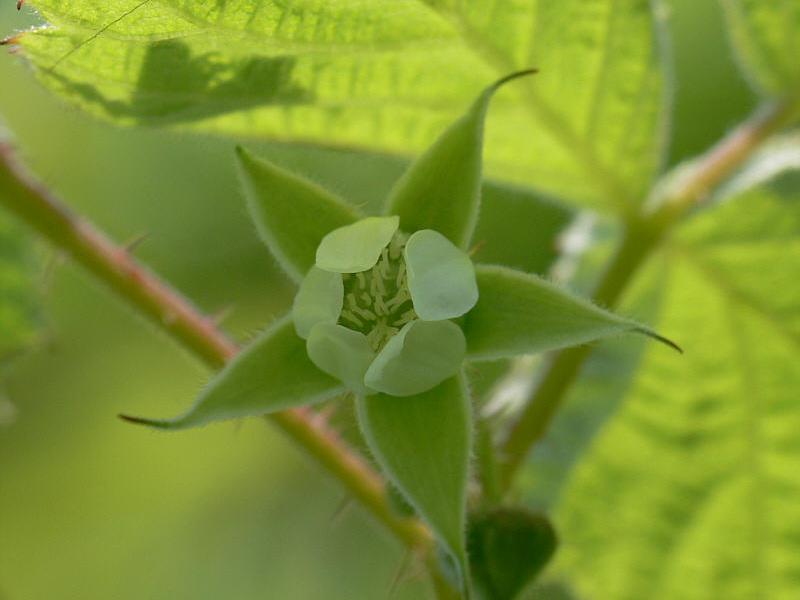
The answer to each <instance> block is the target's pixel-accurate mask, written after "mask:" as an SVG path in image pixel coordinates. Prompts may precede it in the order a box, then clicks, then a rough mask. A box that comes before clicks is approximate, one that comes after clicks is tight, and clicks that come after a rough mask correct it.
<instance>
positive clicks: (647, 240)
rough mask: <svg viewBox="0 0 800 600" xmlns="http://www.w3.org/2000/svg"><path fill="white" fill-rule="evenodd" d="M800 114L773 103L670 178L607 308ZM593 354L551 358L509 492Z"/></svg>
mask: <svg viewBox="0 0 800 600" xmlns="http://www.w3.org/2000/svg"><path fill="white" fill-rule="evenodd" d="M797 110H798V99H797V98H791V99H785V100H782V101H777V102H773V103H770V104H767V105H765V106H764V107H762V108H761V109H760V110H758V111H757V112H756V113H755V114H754V115H753V116H752V117H751V118H750V119H748V120H746V121H745V122H743V123H742V124H741V125H740V126H739V127H737V128H736V129H734V130H733V131H731V132H730V133H729V134H728V135H726V136H725V137H724V138H723V139H722V140H720V141H719V142H718V143H717V144H716V145H714V146H713V147H712V148H711V149H710V150H709V151H708V152H706V153H705V154H703V155H702V156H700V157H699V158H698V159H696V160H695V161H694V162H693V163H691V164H690V165H689V166H688V167H686V168H685V170H684V168H683V167H679V169H680V170H679V172H678V173H677V174H676V175H675V176H674V177H671V176H670V175H669V174H668V175H667V177H666V178H665V181H667V182H668V183H667V184H666V185H665V186H663V188H662V190H661V192H660V193H659V194H658V195H656V196H654V197H653V198H652V199H651V202H650V203H648V204H647V205H645V207H644V210H643V213H642V215H640V216H637V217H634V218H632V219H630V220H629V221H628V222H627V223H626V226H625V233H624V236H623V239H622V242H621V244H620V246H619V248H618V250H617V252H616V253H615V255H614V257H613V258H612V260H611V262H610V263H609V265H608V267H607V269H606V270H605V272H604V274H603V275H602V277H601V278H600V280H599V282H598V284H597V286H596V288H595V293H594V299H595V300H596V301H597V302H598V303H599V304H600V305H602V306H605V307H609V308H611V307H613V306H615V305H616V304H617V302H618V300H619V298H620V297H621V295H622V293H623V292H624V291H625V290H626V288H627V286H628V284H629V283H630V282H631V281H632V280H633V277H634V276H635V275H636V273H637V272H638V271H639V268H640V267H641V266H642V265H643V264H645V263H646V262H647V259H648V258H649V257H650V255H651V254H652V253H653V251H654V250H655V249H657V248H658V247H659V246H660V244H661V241H662V240H663V239H664V237H665V236H666V235H667V234H668V233H669V232H670V231H671V230H672V228H673V227H674V226H675V224H676V223H677V222H678V221H679V220H680V219H681V218H682V217H683V216H685V215H686V214H687V213H688V212H690V211H691V210H692V209H694V208H695V207H697V206H698V205H700V204H702V203H703V202H706V201H707V200H708V199H709V198H710V197H711V196H712V193H713V191H714V190H715V189H716V188H717V187H718V186H719V185H720V184H721V183H723V182H724V181H725V180H727V178H728V177H729V176H730V175H732V174H733V172H734V171H735V170H736V169H737V168H738V167H739V166H741V164H742V163H743V162H745V161H746V160H747V159H748V158H749V157H750V156H752V154H753V153H754V152H755V151H756V150H757V149H758V148H759V147H760V146H761V144H762V143H763V142H764V141H765V140H766V139H767V138H768V137H769V136H771V135H772V134H773V133H775V132H776V131H778V130H780V129H781V128H782V127H783V126H784V125H786V124H787V123H788V122H789V121H790V120H791V119H792V117H793V116H795V115H796V113H797ZM590 354H591V347H588V346H582V347H577V348H570V349H568V350H563V351H561V352H559V353H557V354H555V355H554V356H553V357H552V358H551V360H550V362H549V364H548V366H547V367H546V369H545V371H544V373H543V375H542V377H541V379H540V380H539V383H538V385H537V387H536V389H535V390H534V392H533V394H532V396H531V398H529V399H528V401H527V403H526V405H525V408H524V409H523V411H522V412H521V413H520V415H519V416H518V417H517V419H516V420H515V421H514V422H513V423H512V425H511V427H510V428H509V430H508V433H507V436H506V437H505V439H504V440H503V442H502V444H501V447H500V451H499V452H498V456H499V459H500V461H501V462H502V464H501V476H500V479H501V482H500V483H501V486H502V488H503V490H505V491H508V490H509V489H510V487H511V485H512V484H513V481H514V477H515V475H516V473H517V472H518V470H519V469H520V467H521V466H522V465H523V464H524V462H525V459H526V458H527V456H528V454H529V453H530V451H531V449H532V448H533V447H534V445H535V444H536V442H538V441H539V440H540V439H541V438H542V437H543V436H544V434H545V433H546V432H547V429H548V427H549V425H550V423H551V421H552V419H553V417H554V416H555V414H556V412H557V410H558V408H559V407H560V406H561V402H562V401H563V399H564V398H565V396H566V394H567V392H568V391H569V389H570V387H571V385H572V383H573V382H574V381H575V379H576V378H577V376H578V375H579V374H580V371H581V368H582V367H583V364H584V363H585V362H586V359H587V358H588V357H589V355H590Z"/></svg>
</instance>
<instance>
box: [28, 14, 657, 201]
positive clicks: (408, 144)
mask: <svg viewBox="0 0 800 600" xmlns="http://www.w3.org/2000/svg"><path fill="white" fill-rule="evenodd" d="M29 1H30V0H29ZM31 3H32V4H33V5H34V6H35V8H36V9H38V10H39V11H40V12H41V14H42V16H43V18H44V19H45V20H46V21H47V22H49V23H51V24H53V27H49V28H46V29H42V30H37V31H35V32H32V33H28V34H25V35H24V36H23V37H22V39H21V40H20V44H21V46H22V48H23V54H24V56H27V57H28V58H29V59H30V60H31V61H32V62H33V63H34V65H36V66H37V67H38V68H37V73H38V75H39V77H40V79H41V80H42V82H43V83H44V84H45V85H46V86H47V87H48V88H49V89H50V90H52V91H54V92H55V93H57V94H59V95H61V96H63V97H64V98H66V99H68V100H69V101H71V102H72V103H74V104H76V105H78V106H80V107H82V108H83V109H84V110H87V111H89V112H92V113H94V114H98V115H102V116H104V117H106V118H109V119H112V120H114V121H116V122H118V123H126V124H155V125H170V126H177V127H180V128H184V129H195V130H203V131H212V132H217V133H223V134H228V135H239V136H241V135H245V136H248V137H252V136H259V137H262V138H269V139H277V140H294V141H314V142H321V143H325V144H336V145H339V146H347V147H361V148H374V149H378V150H383V151H390V152H393V153H402V154H413V153H417V152H419V151H421V150H422V149H424V148H426V147H427V146H429V145H430V144H431V142H432V141H433V140H434V139H435V137H436V136H437V135H438V134H440V133H441V132H442V131H443V130H444V129H445V127H446V126H447V125H449V124H450V123H452V122H453V121H454V120H455V119H456V118H457V117H458V116H459V115H460V114H462V112H463V110H464V108H465V106H467V105H468V104H469V103H470V102H471V101H472V100H473V99H474V98H475V96H476V95H477V94H478V93H480V91H481V90H482V89H484V88H485V87H486V86H487V85H488V84H490V83H491V82H492V81H495V80H497V79H499V78H501V77H504V76H506V75H508V74H509V73H512V72H514V71H518V70H521V69H526V68H530V67H538V68H539V69H540V71H541V74H540V75H538V76H537V77H536V78H530V79H529V80H527V81H520V82H519V83H517V84H515V85H514V86H513V88H514V89H510V88H509V90H508V91H503V92H501V94H500V95H498V97H497V99H496V100H495V102H494V107H493V109H492V114H491V120H490V126H489V129H488V130H487V133H486V138H487V144H486V146H487V152H486V159H487V167H488V172H490V173H492V174H493V175H496V176H502V177H504V178H510V179H514V180H517V181H523V182H527V183H535V184H536V185H537V186H539V187H540V188H542V189H544V190H547V191H549V192H552V193H554V194H557V195H559V196H561V197H567V198H570V199H572V200H574V201H578V202H581V203H584V204H591V205H596V206H603V207H617V208H620V207H622V206H624V205H625V204H627V203H634V202H637V201H638V200H639V199H641V198H642V197H643V196H644V192H645V191H646V188H647V187H648V184H649V182H650V180H651V179H652V176H653V174H654V173H655V171H656V170H657V169H658V167H659V164H660V160H661V154H662V149H663V148H662V146H663V143H662V142H663V138H664V135H663V134H664V129H665V128H664V127H663V124H664V122H665V117H666V115H667V110H666V108H667V107H666V104H665V98H666V94H665V93H664V87H665V84H664V75H663V69H662V66H661V61H662V49H661V46H660V44H659V40H658V37H659V36H658V34H657V32H656V28H657V27H659V26H660V23H659V22H658V21H657V20H655V19H654V17H653V14H652V12H651V7H650V3H649V2H647V1H646V0H591V2H587V1H586V0H563V1H559V2H522V3H520V2H512V1H511V0H501V1H499V2H495V1H490V0H475V1H473V2H464V3H452V2H434V1H433V0H428V1H425V0H418V1H416V0H375V1H373V2H367V3H365V2H363V1H361V0H335V1H331V2H317V1H311V0H298V1H297V2H291V3H283V2H271V1H269V0H236V1H227V2H206V1H203V0H187V1H183V2H178V1H177V0H159V1H158V2H140V1H137V0H109V1H107V2H102V3H98V2H95V1H92V0H73V1H71V2H64V1H62V0H39V1H38V2H35V3H34V2H31Z"/></svg>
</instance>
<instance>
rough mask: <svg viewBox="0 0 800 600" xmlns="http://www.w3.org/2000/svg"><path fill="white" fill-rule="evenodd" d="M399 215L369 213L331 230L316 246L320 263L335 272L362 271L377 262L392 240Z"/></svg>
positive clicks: (318, 262) (324, 267)
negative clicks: (371, 215) (380, 215)
mask: <svg viewBox="0 0 800 600" xmlns="http://www.w3.org/2000/svg"><path fill="white" fill-rule="evenodd" d="M399 223H400V219H399V218H398V217H367V218H365V219H361V220H360V221H356V222H355V223H353V224H351V225H345V226H344V227H339V228H338V229H334V230H333V231H331V232H330V233H328V234H327V235H326V236H325V237H324V238H322V241H321V242H320V244H319V248H317V266H318V267H319V268H320V269H324V270H326V271H332V272H334V273H360V272H362V271H367V270H369V269H371V268H372V267H374V266H375V263H376V262H378V259H379V258H380V257H381V252H382V251H383V249H384V248H386V247H387V246H388V245H389V242H390V241H392V237H393V236H394V234H395V232H396V231H397V226H398V224H399Z"/></svg>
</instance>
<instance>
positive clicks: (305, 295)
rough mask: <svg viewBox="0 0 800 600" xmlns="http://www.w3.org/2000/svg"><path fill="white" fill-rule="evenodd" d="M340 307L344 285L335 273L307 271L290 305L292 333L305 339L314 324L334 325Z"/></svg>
mask: <svg viewBox="0 0 800 600" xmlns="http://www.w3.org/2000/svg"><path fill="white" fill-rule="evenodd" d="M343 304H344V282H343V281H342V276H341V275H339V274H338V273H331V272H330V271H323V270H322V269H318V268H317V267H311V269H310V270H309V271H308V274H307V275H306V276H305V277H304V278H303V281H302V282H300V289H299V290H297V295H296V296H295V297H294V303H293V304H292V321H293V322H294V329H295V331H296V332H297V335H299V336H300V337H301V338H303V339H306V338H307V337H308V334H309V333H310V332H311V328H312V327H314V325H316V324H317V323H336V321H338V320H339V314H340V313H341V312H342V305H343Z"/></svg>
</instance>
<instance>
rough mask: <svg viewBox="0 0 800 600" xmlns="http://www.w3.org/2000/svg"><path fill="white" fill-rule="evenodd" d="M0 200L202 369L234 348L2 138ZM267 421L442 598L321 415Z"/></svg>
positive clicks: (366, 475)
mask: <svg viewBox="0 0 800 600" xmlns="http://www.w3.org/2000/svg"><path fill="white" fill-rule="evenodd" d="M0 204H2V205H3V206H5V207H6V208H7V209H9V210H10V211H11V212H12V213H13V214H15V215H16V216H17V217H19V218H20V219H22V220H23V221H24V222H26V223H27V224H28V225H29V226H31V227H32V228H33V229H35V230H36V231H37V232H38V233H39V234H40V235H42V236H43V237H45V238H46V239H47V240H49V241H50V243H52V244H53V245H55V246H57V247H58V248H60V249H61V250H63V251H64V252H66V253H67V254H69V255H70V256H71V257H72V258H73V259H75V260H76V261H77V262H78V263H80V264H81V265H82V266H83V267H85V268H86V269H87V270H88V271H90V272H91V273H92V274H93V275H95V276H96V277H97V278H98V279H100V280H101V281H103V282H104V283H105V284H106V285H107V286H108V287H109V288H111V289H112V290H113V291H114V292H116V293H117V294H118V295H119V296H121V297H122V298H124V299H125V300H127V301H128V302H129V303H130V304H131V305H133V307H135V308H136V310H137V311H138V312H139V313H140V314H141V315H143V316H145V317H147V318H148V319H149V320H150V321H151V322H153V323H154V324H155V325H156V326H157V327H158V328H160V329H161V330H162V331H164V332H166V333H167V334H168V335H169V336H170V337H172V338H173V339H174V340H175V341H177V342H178V343H179V344H180V345H181V346H183V347H184V348H186V349H187V350H189V351H190V352H191V353H193V354H194V355H195V356H197V358H199V359H200V360H202V361H203V362H205V363H206V364H207V365H208V366H210V367H212V368H214V369H219V368H220V367H222V366H223V365H224V364H225V363H226V362H227V361H229V360H230V359H231V358H232V357H233V356H234V355H235V354H236V353H237V352H238V350H239V349H238V347H237V345H236V344H235V343H234V342H233V341H231V340H230V338H228V337H227V336H226V335H225V334H224V333H223V332H222V331H220V330H219V329H218V328H217V326H216V324H215V323H214V321H213V320H212V319H210V318H208V317H206V316H205V315H203V314H202V313H200V312H199V311H198V310H197V309H196V308H195V307H194V306H193V305H192V304H191V303H190V302H189V301H188V300H187V299H185V298H184V297H183V296H181V295H180V294H179V293H178V292H177V291H175V290H174V289H172V288H171V287H170V286H169V285H168V284H167V283H165V282H164V281H162V280H161V279H159V278H158V277H157V276H156V275H154V274H153V273H152V272H150V271H149V270H148V269H146V268H145V267H144V266H142V265H141V264H139V263H138V261H136V260H135V259H134V258H133V257H132V256H131V255H130V253H129V252H128V250H127V249H126V248H124V247H121V246H118V245H116V244H114V243H113V242H112V241H110V240H109V239H108V238H107V237H106V236H105V235H104V234H103V233H101V232H100V231H99V230H97V229H96V228H95V227H93V226H92V225H91V224H90V223H89V222H88V221H86V220H85V219H83V218H81V217H80V216H78V215H76V214H75V213H73V212H72V211H71V210H69V209H68V208H67V207H66V206H65V205H64V204H63V203H62V202H61V201H60V200H59V199H58V198H56V197H55V196H54V195H53V194H52V193H51V192H50V191H49V190H48V189H47V188H46V187H44V186H43V185H42V184H41V183H40V182H38V181H37V180H35V179H34V178H33V177H32V176H31V175H30V174H29V173H28V171H27V170H26V169H25V168H24V167H23V166H22V165H21V164H20V163H19V162H18V160H17V159H16V158H15V156H14V152H13V148H12V147H11V146H10V145H9V144H8V143H6V142H3V141H0ZM269 420H270V421H271V422H272V423H274V424H275V425H277V426H278V427H279V428H280V429H281V430H283V432H284V433H286V434H287V435H288V436H289V437H290V438H291V439H292V440H294V441H295V442H296V443H297V444H298V445H299V446H301V447H302V448H303V449H304V450H306V452H308V453H309V454H310V455H311V456H312V457H313V458H314V459H316V461H317V462H318V463H320V464H321V465H322V466H323V467H325V469H327V470H328V471H329V472H330V473H331V474H332V475H334V476H335V477H336V478H338V479H339V480H340V481H341V483H342V484H343V485H344V486H345V487H346V488H347V489H348V490H349V492H350V493H352V494H353V496H354V497H355V498H357V499H358V500H359V501H360V502H361V503H362V504H363V505H364V506H365V507H366V508H367V509H368V510H369V512H370V513H372V515H373V516H374V517H375V518H376V519H377V520H378V521H380V522H381V523H382V524H383V525H385V526H386V527H387V528H388V529H389V530H390V531H391V532H392V533H393V534H394V535H395V536H396V537H397V538H398V539H399V540H400V541H401V542H402V543H403V544H404V545H405V546H407V547H408V548H409V549H410V550H411V551H413V552H415V553H417V554H418V555H419V556H420V557H421V558H422V559H423V561H424V562H425V565H426V567H427V570H428V571H429V573H430V575H431V577H432V580H433V586H434V589H435V590H436V592H437V596H439V597H448V594H449V591H448V590H451V589H452V587H451V586H450V584H449V582H448V581H447V580H446V579H445V578H444V576H443V575H442V574H441V571H440V569H439V567H438V564H437V562H436V558H435V556H434V555H435V552H434V549H433V538H432V536H431V534H430V532H429V531H428V529H427V528H426V527H425V526H424V525H423V524H422V523H421V522H420V521H419V520H417V519H413V518H401V517H398V516H397V515H396V514H395V513H394V512H393V511H392V509H391V508H390V506H389V504H388V503H387V501H386V497H385V487H384V482H383V480H382V478H381V477H380V475H378V474H377V473H376V472H375V471H374V470H373V469H372V468H371V467H370V466H369V465H368V464H367V463H366V462H365V461H364V460H363V459H362V458H360V457H359V456H358V455H357V454H356V453H355V452H354V451H353V450H352V449H350V448H349V447H348V446H347V445H346V444H345V443H344V442H343V441H342V440H341V438H340V437H339V436H338V434H337V433H336V432H335V431H334V430H333V429H331V428H330V427H329V426H328V424H327V423H326V422H325V420H324V419H323V418H321V417H320V416H318V415H315V414H314V413H312V412H311V411H309V410H307V409H293V410H287V411H283V412H280V413H277V414H275V415H272V416H270V417H269Z"/></svg>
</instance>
